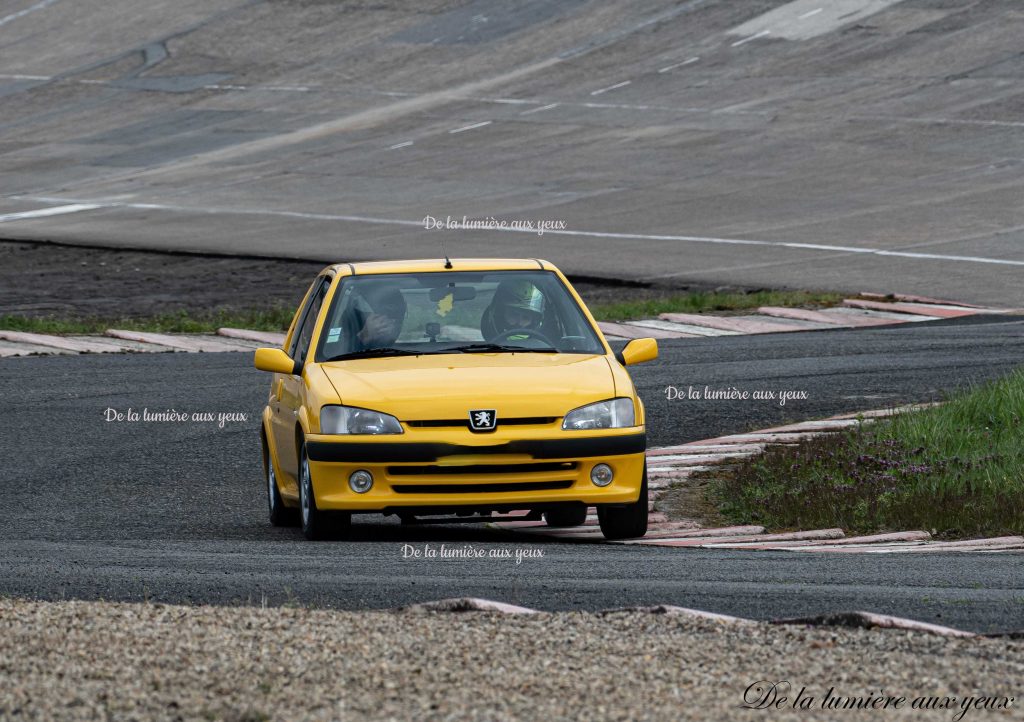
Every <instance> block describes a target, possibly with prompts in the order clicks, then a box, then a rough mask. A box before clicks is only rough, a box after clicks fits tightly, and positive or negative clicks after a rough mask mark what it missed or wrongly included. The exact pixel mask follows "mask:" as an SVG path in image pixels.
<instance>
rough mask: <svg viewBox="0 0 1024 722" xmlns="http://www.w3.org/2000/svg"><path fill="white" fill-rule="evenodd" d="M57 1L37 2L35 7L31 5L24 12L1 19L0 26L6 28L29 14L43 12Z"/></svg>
mask: <svg viewBox="0 0 1024 722" xmlns="http://www.w3.org/2000/svg"><path fill="white" fill-rule="evenodd" d="M57 1H58V0H41V2H37V3H36V4H35V5H30V6H29V7H27V8H25V9H24V10H19V11H18V12H16V13H11V14H10V15H7V16H5V17H2V18H0V26H4V25H6V24H7V23H9V22H11V21H12V20H17V19H18V18H21V17H24V16H26V15H28V14H29V13H34V12H35V11H36V10H42V9H43V8H45V7H47V6H49V5H53V4H54V3H55V2H57Z"/></svg>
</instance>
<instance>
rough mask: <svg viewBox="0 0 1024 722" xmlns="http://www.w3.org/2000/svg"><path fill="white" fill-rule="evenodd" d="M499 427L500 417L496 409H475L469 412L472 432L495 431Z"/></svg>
mask: <svg viewBox="0 0 1024 722" xmlns="http://www.w3.org/2000/svg"><path fill="white" fill-rule="evenodd" d="M497 425H498V415H497V414H496V413H495V412H494V409H474V410H472V411H470V412H469V430H470V431H476V432H482V431H494V429H495V427H496V426H497Z"/></svg>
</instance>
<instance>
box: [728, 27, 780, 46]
mask: <svg viewBox="0 0 1024 722" xmlns="http://www.w3.org/2000/svg"><path fill="white" fill-rule="evenodd" d="M770 32H771V31H770V30H762V31H761V32H759V33H757V34H755V35H751V36H750V37H749V38H743V39H742V40H737V41H736V42H735V43H733V44H732V45H731V46H730V47H733V48H738V47H739V46H741V45H743V44H744V43H749V42H750V41H751V40H756V39H757V38H763V37H764V36H765V35H767V34H768V33H770Z"/></svg>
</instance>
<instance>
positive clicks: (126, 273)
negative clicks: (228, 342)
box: [0, 241, 740, 319]
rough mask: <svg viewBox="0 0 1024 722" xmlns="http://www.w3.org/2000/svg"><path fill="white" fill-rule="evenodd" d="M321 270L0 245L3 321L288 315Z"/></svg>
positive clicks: (601, 288)
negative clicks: (232, 313)
mask: <svg viewBox="0 0 1024 722" xmlns="http://www.w3.org/2000/svg"><path fill="white" fill-rule="evenodd" d="M325 265H326V264H324V263H319V262H310V261H289V260H279V259H254V258H232V257H223V256H202V255H186V254H173V253H160V252H153V251H125V250H108V249H97V248H83V247H79V246H64V245H57V244H51V243H22V242H11V241H0V315H5V314H10V315H17V316H25V317H33V318H39V317H46V316H54V317H61V318H73V319H80V318H97V317H99V318H146V317H151V316H158V315H161V314H167V313H176V312H179V311H188V312H192V311H196V312H204V313H206V312H211V311H254V310H270V309H274V308H281V307H284V308H288V309H293V308H295V307H297V306H298V304H299V302H300V301H301V300H302V296H303V294H305V292H306V289H307V288H308V286H309V284H310V283H311V282H312V280H313V278H314V277H315V276H316V274H317V273H318V272H319V271H320V270H321V269H322V268H323V267H324V266H325ZM573 285H574V287H575V288H576V290H577V291H579V293H580V295H581V296H583V299H584V300H585V301H586V302H587V304H588V305H590V304H597V303H608V302H621V301H635V300H646V299H653V298H663V297H667V296H670V295H672V294H678V293H680V292H685V291H697V290H701V291H708V290H715V288H716V287H713V286H707V287H698V286H694V285H692V284H691V285H689V286H680V287H676V288H660V287H649V286H638V285H634V284H626V283H618V282H614V281H610V282H601V281H598V280H595V279H579V280H574V281H573ZM728 290H732V291H734V290H740V289H735V288H732V287H730V288H729V289H728Z"/></svg>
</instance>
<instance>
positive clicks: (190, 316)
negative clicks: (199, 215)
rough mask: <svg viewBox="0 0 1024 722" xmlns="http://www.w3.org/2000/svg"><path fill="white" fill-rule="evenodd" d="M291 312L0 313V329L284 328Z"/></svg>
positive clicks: (203, 330) (82, 331) (64, 331)
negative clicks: (35, 315)
mask: <svg viewBox="0 0 1024 722" xmlns="http://www.w3.org/2000/svg"><path fill="white" fill-rule="evenodd" d="M294 314H295V309H294V308H284V307H280V308H272V309H265V310H258V311H256V310H253V311H228V310H218V311H212V312H205V313H196V312H189V311H178V312H176V313H167V314H161V315H159V316H149V317H144V318H94V317H87V318H58V317H55V316H44V317H38V318H32V317H25V316H13V315H4V316H0V329H3V330H5V331H26V332H29V333H49V334H90V333H103V332H104V331H105V330H107V329H108V328H119V329H125V330H128V331H155V332H158V333H210V332H214V331H216V330H217V329H218V328H221V327H223V326H229V327H233V328H248V329H253V330H256V331H280V332H283V331H285V330H287V329H288V324H290V323H291V321H292V316H293V315H294Z"/></svg>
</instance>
